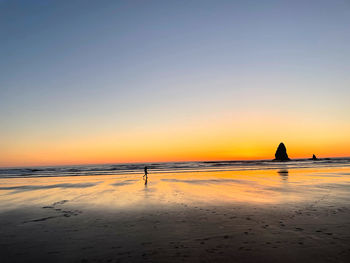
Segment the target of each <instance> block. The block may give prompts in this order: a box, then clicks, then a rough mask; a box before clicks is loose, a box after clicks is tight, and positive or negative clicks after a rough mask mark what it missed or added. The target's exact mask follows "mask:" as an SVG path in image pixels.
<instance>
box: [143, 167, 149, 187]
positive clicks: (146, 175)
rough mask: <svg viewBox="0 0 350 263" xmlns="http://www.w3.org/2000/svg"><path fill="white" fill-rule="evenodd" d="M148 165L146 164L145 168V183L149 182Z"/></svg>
mask: <svg viewBox="0 0 350 263" xmlns="http://www.w3.org/2000/svg"><path fill="white" fill-rule="evenodd" d="M147 169H148V168H147V166H145V169H144V171H145V174H144V175H143V179H144V180H145V185H146V184H147V180H148V171H147Z"/></svg>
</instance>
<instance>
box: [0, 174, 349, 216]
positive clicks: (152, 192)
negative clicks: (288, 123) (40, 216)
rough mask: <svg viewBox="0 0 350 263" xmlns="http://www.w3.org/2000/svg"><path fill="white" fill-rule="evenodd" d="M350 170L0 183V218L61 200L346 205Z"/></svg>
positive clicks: (94, 205)
mask: <svg viewBox="0 0 350 263" xmlns="http://www.w3.org/2000/svg"><path fill="white" fill-rule="evenodd" d="M349 193H350V168H349V167H336V168H319V169H310V168H308V169H279V170H273V169H268V170H248V171H215V172H214V171H213V172H186V173H176V172H172V173H155V174H152V172H151V173H150V174H149V178H148V183H147V185H145V182H144V180H143V179H142V175H139V174H136V175H135V174H124V175H105V176H101V175H98V176H79V177H74V176H72V177H70V176H65V177H53V178H47V177H33V178H2V179H0V212H1V211H6V210H11V209H14V208H20V207H33V206H34V207H41V206H49V205H51V204H53V203H55V202H58V201H62V200H65V203H67V204H69V205H70V206H77V207H80V208H82V207H84V208H89V209H100V208H101V209H111V210H115V209H126V210H133V209H134V210H135V209H136V210H137V209H139V208H145V207H147V206H150V205H151V206H162V207H164V206H171V205H174V204H179V203H183V204H188V205H195V204H199V205H200V204H213V205H215V204H217V205H218V204H230V203H232V204H237V203H247V204H260V205H263V204H284V203H302V202H310V201H313V200H319V199H320V198H322V197H325V196H327V198H328V199H329V198H332V199H333V200H334V201H337V202H348V201H350V198H349V197H350V195H349Z"/></svg>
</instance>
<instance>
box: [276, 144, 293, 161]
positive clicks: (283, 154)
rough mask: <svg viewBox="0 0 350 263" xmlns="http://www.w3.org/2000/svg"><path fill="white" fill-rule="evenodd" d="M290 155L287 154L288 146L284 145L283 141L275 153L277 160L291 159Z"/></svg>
mask: <svg viewBox="0 0 350 263" xmlns="http://www.w3.org/2000/svg"><path fill="white" fill-rule="evenodd" d="M289 160H290V159H289V157H288V154H287V149H286V146H284V144H283V142H281V143H280V145H278V148H277V151H276V153H275V161H289Z"/></svg>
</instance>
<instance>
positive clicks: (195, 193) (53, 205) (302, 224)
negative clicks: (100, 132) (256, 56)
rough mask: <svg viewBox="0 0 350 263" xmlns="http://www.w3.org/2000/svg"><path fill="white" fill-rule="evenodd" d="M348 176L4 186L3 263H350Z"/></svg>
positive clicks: (341, 172) (212, 175) (76, 180)
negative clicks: (349, 261) (331, 260)
mask: <svg viewBox="0 0 350 263" xmlns="http://www.w3.org/2000/svg"><path fill="white" fill-rule="evenodd" d="M349 173H350V169H348V168H337V169H335V168H332V169H318V170H312V169H288V170H286V169H280V170H274V169H270V170H250V171H222V172H196V173H192V172H189V173H179V174H177V173H164V174H152V177H151V179H152V180H149V181H148V183H147V184H145V181H144V180H142V177H141V178H140V176H139V175H132V174H131V175H122V176H121V175H114V176H112V175H108V176H79V177H55V178H26V179H24V178H12V179H0V185H1V188H0V225H1V226H3V227H2V228H0V243H1V248H0V259H4V258H7V259H15V260H11V261H10V262H41V261H42V260H43V258H45V259H46V260H45V261H48V262H86V261H87V262H90V261H93V262H114V261H116V262H119V261H124V262H169V261H172V260H173V261H174V262H178V261H179V259H180V260H181V259H183V261H186V262H197V261H198V258H205V259H207V261H205V262H217V261H220V262H225V261H228V262H230V261H237V262H242V261H243V262H279V261H280V259H281V258H283V259H284V262H328V261H329V258H330V257H335V259H336V260H335V261H338V262H347V261H346V259H347V258H349V256H350V252H349V250H348V244H350V235H349V234H348V233H349V228H350V225H349V223H348V222H349V216H350V207H349V205H348V204H349V201H350V197H349V192H350V189H349V186H350V177H349ZM67 240H69V242H67ZM14 244H15V245H14ZM198 255H200V257H199V256H198ZM245 260H246V261H245ZM181 261H182V260H181ZM1 262H6V261H3V260H2V261H1Z"/></svg>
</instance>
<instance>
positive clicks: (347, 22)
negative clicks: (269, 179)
mask: <svg viewBox="0 0 350 263" xmlns="http://www.w3.org/2000/svg"><path fill="white" fill-rule="evenodd" d="M0 37H1V41H0V70H1V71H0V72H1V73H0V125H1V126H0V127H1V128H0V166H29V165H57V164H84V163H117V162H144V161H180V160H224V159H225V160H228V159H261V158H262V159H266V158H273V155H274V152H275V149H276V147H277V146H278V144H279V143H280V142H281V141H283V142H284V143H285V144H286V146H287V150H288V153H289V155H290V157H292V158H296V157H311V155H312V154H313V153H315V154H316V155H317V156H320V157H326V156H327V157H328V156H349V155H350V103H349V99H350V74H349V72H350V44H349V43H350V2H349V1H348V0H344V1H337V0H332V1H331V0H328V1H322V0H318V1H307V0H303V1H283V0H278V1H261V0H259V1H62V0H60V1H28V0H26V1H15V0H11V1H1V0H0Z"/></svg>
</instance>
